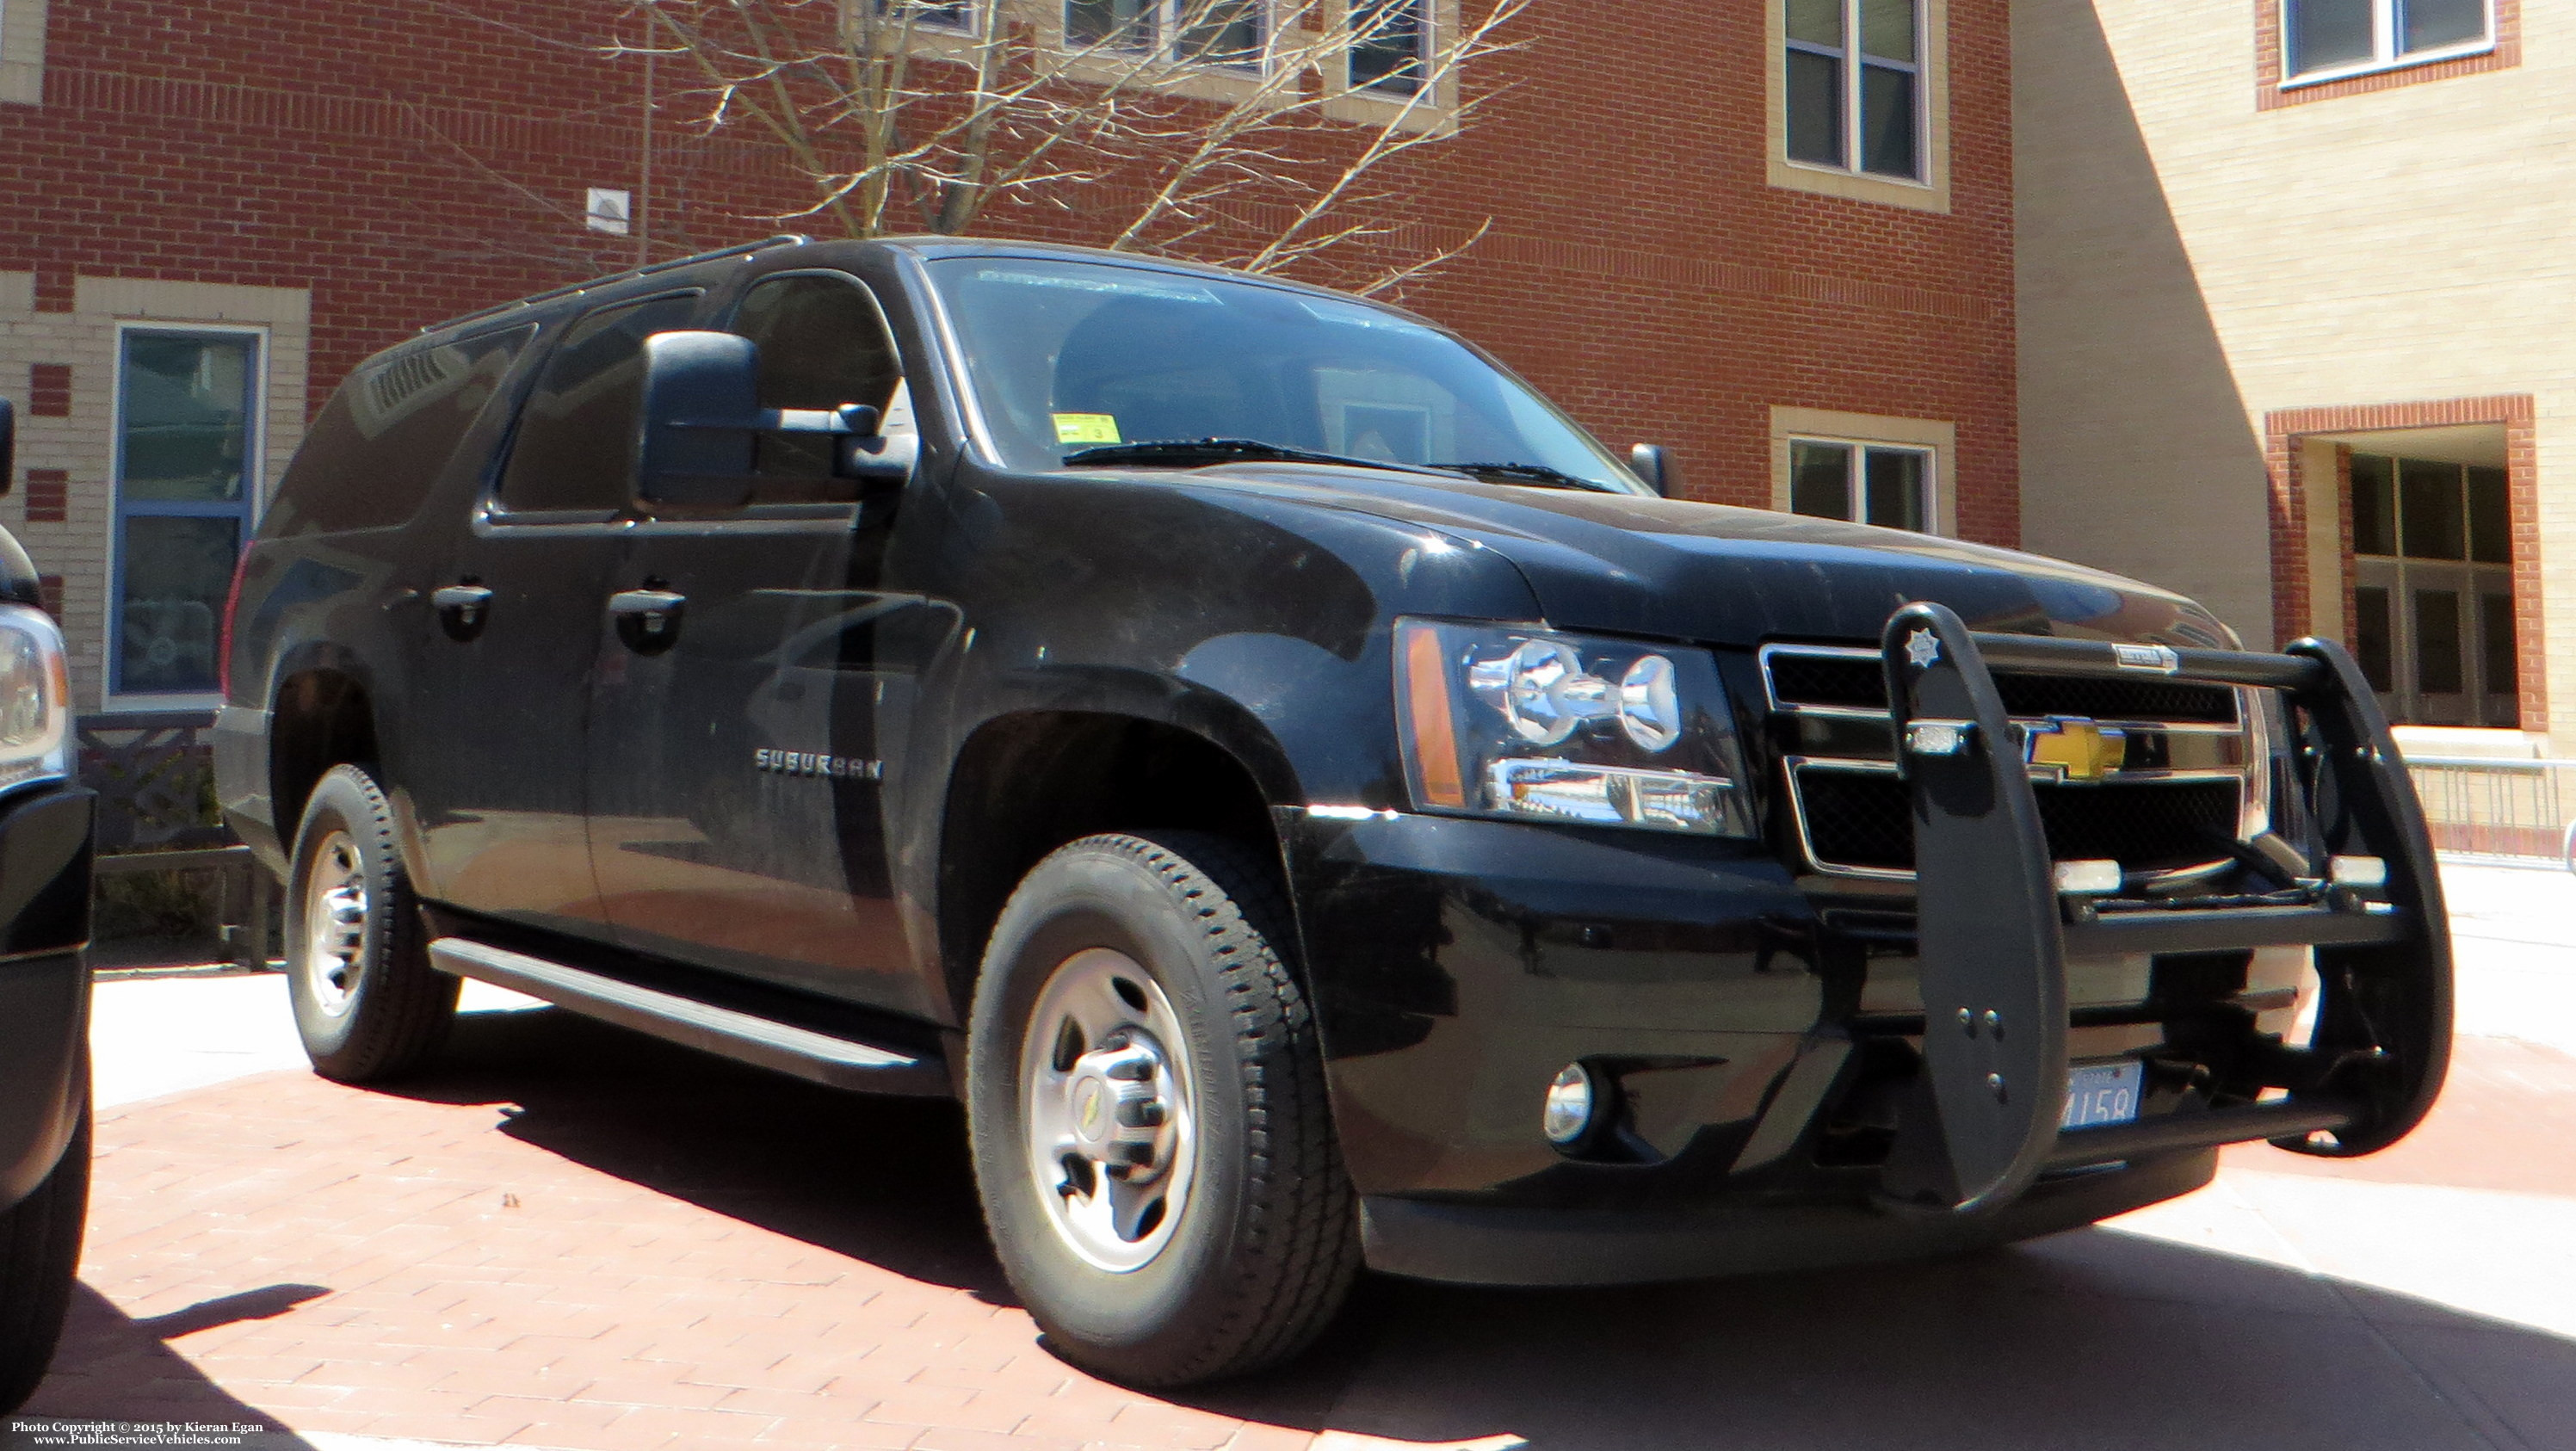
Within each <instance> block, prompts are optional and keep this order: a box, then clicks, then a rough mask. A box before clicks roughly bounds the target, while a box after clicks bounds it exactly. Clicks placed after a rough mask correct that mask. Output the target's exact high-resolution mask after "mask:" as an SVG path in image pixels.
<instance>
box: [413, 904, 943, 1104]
mask: <svg viewBox="0 0 2576 1451" xmlns="http://www.w3.org/2000/svg"><path fill="white" fill-rule="evenodd" d="M429 965H430V966H432V967H434V968H436V969H438V970H439V971H440V972H444V973H450V974H453V975H454V976H457V977H470V978H472V979H474V980H475V981H477V982H488V983H491V984H492V985H494V986H495V987H505V988H508V989H510V990H511V991H513V992H522V993H526V994H527V995H528V996H530V997H532V998H543V999H545V1000H546V1001H547V1002H550V1003H553V1004H554V1005H555V1006H557V1007H560V1008H565V1009H568V1010H570V1011H572V1012H576V1013H579V1014H581V1015H582V1016H583V1017H587V1018H597V1019H599V1020H600V1021H601V1022H604V1023H614V1024H616V1025H617V1026H619V1027H621V1028H632V1029H634V1030H635V1031H637V1032H639V1033H650V1034H652V1035H653V1036H654V1037H656V1038H663V1039H667V1040H669V1041H670V1042H673V1043H678V1044H680V1045H682V1046H684V1047H689V1048H697V1049H701V1050H703V1051H705V1052H709V1053H714V1054H716V1055H718V1056H720V1057H725V1058H732V1059H735V1060H737V1061H739V1062H743V1063H750V1064H754V1065H757V1066H759V1067H762V1068H772V1069H776V1070H777V1071H779V1072H781V1073H787V1074H793V1075H794V1076H796V1077H798V1078H802V1079H806V1080H808V1081H810V1082H814V1083H820V1084H822V1085H824V1086H825V1087H828V1088H847V1089H856V1090H858V1091H860V1092H864V1093H896V1094H907V1095H914V1096H919V1097H926V1098H947V1097H949V1096H950V1095H951V1089H950V1086H949V1082H948V1070H947V1067H946V1065H944V1064H942V1063H941V1062H939V1061H938V1060H937V1059H935V1058H921V1057H916V1056H914V1055H912V1054H909V1053H901V1052H897V1051H895V1050H893V1049H889V1048H879V1047H876V1046H874V1045H872V1044H867V1043H856V1042H852V1041H850V1040H848V1039H846V1038H835V1037H832V1036H831V1035H829V1034H825V1033H817V1032H815V1031H814V1030H812V1029H810V1028H800V1027H796V1026H794V1025H792V1024H788V1023H781V1022H776V1021H773V1020H771V1019H769V1018H763V1017H757V1016H754V1015H753V1014H750V1013H745V1012H737V1011H735V1010H734V1009H732V1008H719V1007H713V1006H710V1005H708V1004H706V1003H701V1002H695V1001H692V1000H690V999H688V998H684V997H679V996H677V995H675V994H672V993H666V992H657V991H655V990H654V989H652V988H648V987H638V986H636V985H635V984H634V983H631V982H621V981H619V980H618V979H616V978H613V977H606V976H603V975H601V974H599V973H595V972H587V971H584V970H583V969H581V968H578V967H567V966H565V965H564V964H562V963H560V962H549V961H547V960H546V959H545V958H542V957H530V956H528V955H527V954H526V953H523V952H511V951H509V950H507V949H505V948H499V947H492V946H488V945H486V944H484V943H480V942H472V941H468V940H467V939H465V938H462V937H441V938H439V939H437V940H436V941H434V942H432V943H430V944H429Z"/></svg>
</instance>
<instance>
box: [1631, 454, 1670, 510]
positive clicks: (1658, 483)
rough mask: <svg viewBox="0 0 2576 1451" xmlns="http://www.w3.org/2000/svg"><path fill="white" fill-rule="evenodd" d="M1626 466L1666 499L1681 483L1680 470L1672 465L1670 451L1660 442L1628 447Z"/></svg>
mask: <svg viewBox="0 0 2576 1451" xmlns="http://www.w3.org/2000/svg"><path fill="white" fill-rule="evenodd" d="M1628 468H1629V470H1630V471H1631V472H1633V473H1634V474H1636V476H1637V477H1639V478H1641V479H1644V480H1645V481H1646V487H1648V488H1650V489H1653V490H1654V491H1655V492H1656V493H1658V494H1661V495H1663V496H1664V497H1665V498H1667V499H1669V498H1671V497H1672V496H1673V490H1674V489H1675V488H1678V487H1679V486H1680V485H1681V471H1680V470H1679V469H1676V468H1674V467H1673V455H1672V451H1671V450H1670V449H1667V448H1665V447H1664V446H1663V445H1662V444H1660V443H1641V444H1638V445H1637V446H1636V447H1634V448H1632V449H1629V450H1628Z"/></svg>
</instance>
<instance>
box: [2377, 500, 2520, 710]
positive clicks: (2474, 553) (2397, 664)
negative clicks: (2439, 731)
mask: <svg viewBox="0 0 2576 1451" xmlns="http://www.w3.org/2000/svg"><path fill="white" fill-rule="evenodd" d="M2352 496H2353V553H2354V555H2355V559H2354V579H2353V585H2354V588H2353V605H2354V616H2355V618H2354V620H2353V628H2352V640H2353V653H2354V655H2355V657H2356V658H2357V660H2358V661H2359V663H2360V665H2361V667H2362V673H2363V674H2364V675H2366V676H2368V677H2369V679H2370V683H2371V686H2372V688H2373V689H2374V690H2376V691H2377V692H2378V693H2379V700H2380V706H2381V708H2382V709H2384V710H2386V711H2387V712H2388V716H2389V719H2391V720H2393V721H2396V722H2399V723H2400V724H2411V725H2443V726H2499V727H2512V726H2517V725H2519V724H2521V703H2520V700H2519V694H2518V674H2519V671H2518V665H2519V658H2518V655H2517V652H2516V648H2515V642H2514V628H2513V569H2512V548H2511V529H2510V524H2509V515H2508V506H2507V503H2506V494H2505V472H2504V470H2502V469H2498V468H2486V467H2482V466H2478V465H2461V464H2455V463H2440V462H2433V461H2428V460H2423V459H2409V458H2394V457H2388V456H2384V455H2372V454H2355V455H2354V456H2353V460H2352Z"/></svg>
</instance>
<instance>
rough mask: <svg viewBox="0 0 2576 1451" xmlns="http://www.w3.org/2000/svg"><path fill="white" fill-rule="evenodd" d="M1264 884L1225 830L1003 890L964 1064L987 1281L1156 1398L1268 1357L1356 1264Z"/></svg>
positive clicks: (1146, 846)
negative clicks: (995, 1259) (988, 1234)
mask: <svg viewBox="0 0 2576 1451" xmlns="http://www.w3.org/2000/svg"><path fill="white" fill-rule="evenodd" d="M1286 919H1287V911H1286V903H1285V901H1284V896H1283V893H1282V892H1281V891H1280V889H1279V886H1278V884H1277V870H1276V868H1275V867H1273V866H1271V865H1269V864H1268V863H1266V862H1264V861H1263V860H1262V859H1261V857H1260V856H1259V855H1257V854H1255V853H1253V852H1250V851H1247V850H1245V849H1244V848H1243V847H1241V846H1238V845H1236V844H1235V843H1233V842H1231V841H1227V840H1225V839H1223V838H1219V837H1212V836H1202V835H1197V834H1194V833H1171V834H1168V835H1162V834H1158V835H1156V836H1152V837H1147V836H1129V835H1120V836H1094V837H1088V838H1085V839H1083V840H1081V841H1077V842H1075V843H1073V844H1072V845H1070V846H1067V847H1064V848H1062V849H1061V850H1059V851H1057V852H1055V853H1054V854H1053V855H1051V856H1049V857H1048V858H1047V859H1046V860H1044V861H1042V862H1040V863H1038V865H1037V866H1036V867H1035V868H1033V869H1032V870H1031V871H1030V872H1029V874H1028V876H1027V877H1025V878H1024V879H1022V881H1021V883H1020V886H1019V890H1018V891H1016V892H1014V893H1013V894H1012V896H1011V900H1010V902H1009V904H1008V905H1007V906H1005V907H1004V908H1003V910H1002V915H1001V919H1000V921H999V922H998V923H996V924H995V926H994V929H993V937H992V944H991V947H990V948H989V950H988V951H987V952H986V954H985V958H984V968H983V976H982V978H981V980H980V981H979V984H978V986H977V990H976V995H975V1011H974V1020H973V1024H972V1029H971V1032H970V1036H969V1040H968V1050H967V1100H968V1109H969V1120H970V1123H971V1126H972V1133H973V1138H974V1149H975V1177H976V1184H977V1187H978V1189H979V1190H980V1192H981V1194H982V1197H983V1202H984V1215H985V1220H986V1222H987V1224H988V1225H989V1226H990V1227H991V1230H992V1234H993V1244H994V1248H995V1249H996V1251H997V1252H998V1253H999V1254H1000V1256H1001V1260H1002V1267H1003V1270H1004V1271H1005V1272H1006V1273H1007V1274H1008V1275H1009V1276H1010V1280H1011V1284H1012V1286H1013V1288H1015V1289H1016V1290H1018V1292H1019V1294H1020V1297H1021V1299H1022V1301H1023V1302H1024V1303H1025V1304H1026V1305H1027V1306H1028V1309H1029V1314H1030V1315H1031V1316H1032V1317H1033V1318H1034V1319H1035V1320H1036V1321H1037V1322H1038V1325H1039V1327H1040V1328H1041V1329H1043V1330H1045V1331H1046V1332H1047V1334H1048V1336H1049V1338H1050V1339H1051V1340H1052V1342H1053V1343H1054V1345H1055V1347H1056V1348H1057V1350H1058V1352H1059V1353H1060V1354H1062V1355H1063V1356H1064V1357H1065V1358H1066V1359H1068V1360H1070V1361H1073V1362H1075V1363H1076V1364H1079V1365H1082V1366H1084V1367H1085V1368H1087V1369H1090V1370H1093V1371H1096V1372H1098V1373H1100V1374H1101V1375H1104V1376H1107V1377H1110V1378H1113V1379H1116V1380H1121V1381H1125V1382H1128V1383H1130V1384H1136V1385H1154V1386H1172V1385H1182V1384H1187V1383H1190V1382H1195V1381H1205V1380H1213V1379H1217V1378H1219V1377H1222V1376H1228V1375H1237V1374H1241V1373H1243V1372H1246V1371H1250V1370H1255V1369H1258V1368H1260V1367H1262V1366H1265V1365H1269V1364H1273V1363H1275V1362H1277V1361H1280V1360H1284V1359H1286V1358H1287V1357H1288V1356H1290V1355H1293V1354H1295V1353H1296V1352H1297V1351H1298V1350H1300V1349H1302V1348H1304V1346H1305V1345H1306V1344H1307V1343H1308V1342H1309V1341H1311V1340H1313V1339H1314V1337H1315V1336H1316V1335H1317V1334H1319V1333H1321V1331H1322V1330H1323V1328H1324V1326H1325V1325H1326V1324H1327V1323H1329V1322H1330V1321H1331V1319H1332V1317H1333V1315H1334V1313H1335V1312H1336V1311H1337V1310H1339V1308H1340V1307H1341V1303H1342V1300H1343V1298H1344V1297H1345V1295H1347V1294H1348V1292H1349V1289H1350V1285H1351V1281H1352V1278H1353V1277H1354V1275H1355V1274H1356V1273H1357V1271H1358V1266H1359V1240H1358V1232H1357V1225H1356V1222H1355V1221H1356V1216H1355V1212H1354V1209H1353V1204H1352V1198H1351V1189H1350V1182H1349V1179H1348V1178H1347V1176H1346V1175H1345V1174H1344V1172H1343V1169H1342V1163H1341V1153H1340V1149H1339V1147H1338V1145H1337V1144H1336V1142H1335V1140H1334V1137H1333V1128H1332V1116H1331V1108H1330V1105H1329V1104H1328V1103H1327V1101H1326V1098H1325V1093H1324V1079H1323V1058H1322V1054H1321V1053H1320V1051H1319V1050H1318V1048H1317V1045H1316V1039H1315V1026H1314V1015H1313V1013H1312V1011H1311V1009H1310V1008H1309V1006H1308V1004H1307V1002H1306V1000H1305V996H1304V994H1303V992H1302V991H1301V990H1300V989H1299V987H1298V985H1297V982H1296V980H1295V979H1294V978H1293V977H1292V976H1291V975H1290V973H1289V971H1288V969H1287V966H1286V964H1285V963H1284V962H1283V961H1282V958H1281V955H1280V952H1279V950H1278V948H1277V947H1276V946H1275V945H1274V944H1278V943H1281V942H1284V941H1285V940H1286V939H1285V937H1284V936H1283V935H1282V934H1283V933H1284V932H1285V931H1286Z"/></svg>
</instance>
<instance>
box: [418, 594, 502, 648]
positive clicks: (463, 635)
mask: <svg viewBox="0 0 2576 1451" xmlns="http://www.w3.org/2000/svg"><path fill="white" fill-rule="evenodd" d="M429 603H430V605H431V607H432V608H434V609H436V610H437V611H438V623H439V624H440V625H441V626H443V627H444V628H445V629H446V631H447V633H448V634H449V636H451V637H452V638H455V639H459V640H471V639H473V638H474V637H475V636H476V635H478V634H480V633H482V630H483V617H484V615H485V613H486V612H487V611H488V610H489V609H490V608H491V605H492V591H491V590H490V589H489V588H487V587H485V586H483V585H479V584H445V585H440V586H439V587H438V588H436V589H434V590H431V591H430V592H429Z"/></svg>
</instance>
